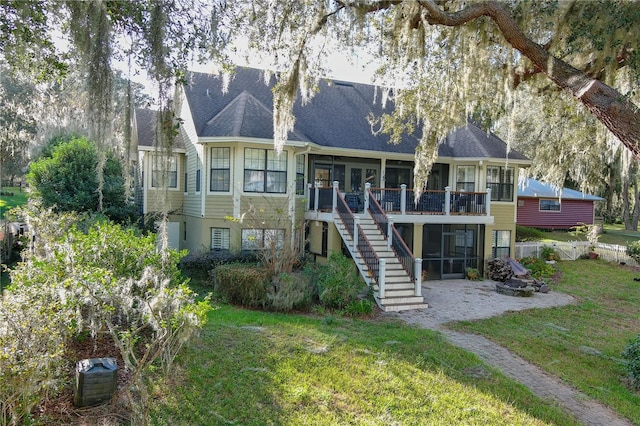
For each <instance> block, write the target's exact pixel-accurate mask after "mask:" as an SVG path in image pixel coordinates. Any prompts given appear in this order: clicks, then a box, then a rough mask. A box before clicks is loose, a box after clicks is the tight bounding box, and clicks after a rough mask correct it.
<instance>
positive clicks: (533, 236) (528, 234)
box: [516, 225, 544, 241]
mask: <svg viewBox="0 0 640 426" xmlns="http://www.w3.org/2000/svg"><path fill="white" fill-rule="evenodd" d="M543 238H544V232H542V231H541V230H539V229H536V228H528V227H526V226H517V225H516V241H540V240H542V239H543Z"/></svg>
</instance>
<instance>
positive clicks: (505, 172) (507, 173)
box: [487, 166, 514, 201]
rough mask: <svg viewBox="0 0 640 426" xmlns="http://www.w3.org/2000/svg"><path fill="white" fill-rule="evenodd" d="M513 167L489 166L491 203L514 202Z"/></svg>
mask: <svg viewBox="0 0 640 426" xmlns="http://www.w3.org/2000/svg"><path fill="white" fill-rule="evenodd" d="M513 180H514V178H513V167H500V166H487V188H491V201H513Z"/></svg>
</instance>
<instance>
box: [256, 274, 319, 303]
mask: <svg viewBox="0 0 640 426" xmlns="http://www.w3.org/2000/svg"><path fill="white" fill-rule="evenodd" d="M313 294H314V291H313V286H312V284H311V281H310V280H309V279H308V277H307V276H306V275H303V274H292V273H282V274H280V275H279V276H278V279H277V280H274V281H273V285H272V286H270V288H269V291H268V292H267V300H268V306H269V308H271V309H274V310H276V311H291V310H293V309H303V308H306V307H309V306H310V305H311V302H312V301H313Z"/></svg>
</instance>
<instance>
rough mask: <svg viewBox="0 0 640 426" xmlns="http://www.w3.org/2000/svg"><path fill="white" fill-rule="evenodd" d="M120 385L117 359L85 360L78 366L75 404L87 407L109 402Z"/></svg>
mask: <svg viewBox="0 0 640 426" xmlns="http://www.w3.org/2000/svg"><path fill="white" fill-rule="evenodd" d="M117 384H118V364H117V362H116V359H115V358H90V359H83V360H81V361H79V362H78V364H77V365H76V387H75V392H74V398H73V403H74V405H75V406H76V407H87V406H91V405H97V404H100V403H102V402H105V401H108V400H110V399H111V397H112V396H113V394H114V392H115V391H116V387H117Z"/></svg>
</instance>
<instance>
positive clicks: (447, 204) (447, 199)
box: [444, 186, 451, 216]
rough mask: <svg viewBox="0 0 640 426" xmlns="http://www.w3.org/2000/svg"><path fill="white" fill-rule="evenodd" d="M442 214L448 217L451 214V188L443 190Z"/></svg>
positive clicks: (447, 187)
mask: <svg viewBox="0 0 640 426" xmlns="http://www.w3.org/2000/svg"><path fill="white" fill-rule="evenodd" d="M444 214H445V215H447V216H449V215H450V214H451V187H450V186H446V187H445V188H444Z"/></svg>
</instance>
